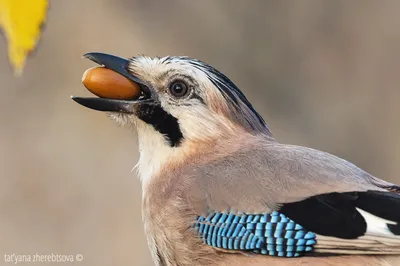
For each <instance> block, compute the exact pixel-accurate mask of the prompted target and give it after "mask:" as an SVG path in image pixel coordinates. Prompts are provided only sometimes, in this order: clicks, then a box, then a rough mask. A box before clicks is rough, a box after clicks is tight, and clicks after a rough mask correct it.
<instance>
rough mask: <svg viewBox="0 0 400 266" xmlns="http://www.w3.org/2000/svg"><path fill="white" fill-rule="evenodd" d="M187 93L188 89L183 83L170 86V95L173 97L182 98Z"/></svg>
mask: <svg viewBox="0 0 400 266" xmlns="http://www.w3.org/2000/svg"><path fill="white" fill-rule="evenodd" d="M187 92H188V88H187V86H186V84H185V83H183V82H175V83H174V84H172V86H171V93H172V95H174V96H175V97H183V96H185V95H186V93H187Z"/></svg>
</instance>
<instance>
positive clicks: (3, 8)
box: [0, 0, 48, 75]
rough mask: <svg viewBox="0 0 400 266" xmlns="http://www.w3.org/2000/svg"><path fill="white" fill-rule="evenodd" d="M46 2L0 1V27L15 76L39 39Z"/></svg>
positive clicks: (20, 72)
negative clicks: (6, 43) (6, 42)
mask: <svg viewBox="0 0 400 266" xmlns="http://www.w3.org/2000/svg"><path fill="white" fill-rule="evenodd" d="M47 7H48V2H47V0H0V27H1V28H2V30H3V32H4V34H5V36H6V39H7V41H8V57H9V60H10V63H11V65H12V66H13V68H14V73H15V74H16V75H20V74H22V69H23V68H24V65H25V60H26V57H27V56H28V55H29V53H30V52H32V51H33V50H34V49H35V47H36V45H37V43H38V41H39V37H40V33H41V28H42V24H43V23H44V21H45V19H46V12H47Z"/></svg>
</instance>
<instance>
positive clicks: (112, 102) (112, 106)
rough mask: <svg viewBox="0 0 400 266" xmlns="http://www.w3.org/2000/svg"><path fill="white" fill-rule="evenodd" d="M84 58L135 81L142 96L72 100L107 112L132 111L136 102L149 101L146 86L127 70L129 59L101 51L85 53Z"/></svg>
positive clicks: (78, 98) (75, 98)
mask: <svg viewBox="0 0 400 266" xmlns="http://www.w3.org/2000/svg"><path fill="white" fill-rule="evenodd" d="M83 57H84V58H88V59H90V60H92V61H93V62H96V63H97V64H99V65H102V66H104V67H105V68H108V69H111V70H113V71H115V72H117V73H119V74H121V75H123V76H124V77H126V78H128V79H130V80H132V81H133V82H136V83H138V84H139V85H140V87H141V89H142V96H141V97H140V98H139V99H137V100H116V99H106V98H95V97H74V96H72V97H71V98H72V100H74V101H75V102H77V103H79V104H81V105H83V106H85V107H88V108H90V109H93V110H98V111H107V112H121V113H129V114H132V113H133V111H134V110H133V106H134V105H135V104H136V103H139V102H144V101H149V100H150V91H149V89H148V88H147V86H145V85H144V83H143V81H141V80H140V79H138V78H137V77H135V76H134V75H132V74H131V73H130V72H129V71H128V70H127V68H128V64H129V61H128V60H126V59H124V58H120V57H117V56H113V55H109V54H103V53H87V54H85V55H83Z"/></svg>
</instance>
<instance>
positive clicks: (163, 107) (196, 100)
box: [73, 53, 272, 164]
mask: <svg viewBox="0 0 400 266" xmlns="http://www.w3.org/2000/svg"><path fill="white" fill-rule="evenodd" d="M85 57H87V58H89V59H90V60H92V61H94V62H96V63H98V64H100V65H103V66H105V67H106V68H109V69H111V70H113V71H115V72H117V73H119V74H121V75H123V76H125V77H126V78H128V79H130V80H132V81H134V82H136V83H137V84H139V85H140V88H141V96H140V97H139V98H138V99H135V100H115V99H105V98H81V97H73V99H74V100H75V101H76V102H78V103H80V104H82V105H84V106H86V107H88V108H91V109H95V110H100V111H106V112H108V113H109V115H110V117H112V118H113V119H115V120H116V121H118V122H119V123H120V124H122V125H127V126H133V127H135V128H136V130H137V134H138V138H139V148H140V152H141V157H143V156H144V155H143V154H142V153H146V152H147V153H149V152H150V150H151V151H152V153H164V154H165V157H167V156H169V157H170V156H171V155H172V154H180V155H181V154H183V151H185V150H188V149H190V148H189V147H196V146H197V145H198V144H199V143H204V142H212V141H215V140H217V139H220V138H224V137H228V136H230V135H234V134H240V132H245V133H248V134H264V135H265V136H271V133H270V132H269V130H268V127H267V125H266V124H265V122H264V120H263V119H262V117H261V116H260V115H259V114H258V113H257V112H256V111H255V110H254V108H253V107H252V105H251V104H250V102H249V101H248V100H247V99H246V97H245V96H244V94H243V93H242V92H241V91H240V90H239V88H238V87H237V86H236V85H235V84H234V83H233V82H232V81H231V80H230V79H229V78H228V77H226V76H225V75H224V74H222V73H221V72H219V71H218V70H216V69H215V68H213V67H212V66H210V65H207V64H205V63H204V62H201V61H199V60H196V59H191V58H188V57H172V56H167V57H163V58H158V57H156V58H150V57H147V56H137V57H133V58H131V59H128V60H127V59H123V58H119V57H116V56H112V55H107V54H102V53H89V54H86V55H85ZM271 137H272V136H271ZM142 155H143V156H142ZM153 156H154V155H153ZM153 163H154V162H153ZM158 164H159V163H158Z"/></svg>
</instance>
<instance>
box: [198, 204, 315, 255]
mask: <svg viewBox="0 0 400 266" xmlns="http://www.w3.org/2000/svg"><path fill="white" fill-rule="evenodd" d="M194 228H195V230H196V231H197V232H198V233H199V234H200V236H201V238H202V239H203V241H204V242H205V243H206V244H207V245H210V246H213V247H217V248H224V249H230V250H243V251H249V252H253V253H261V254H265V255H271V256H279V257H298V256H301V255H302V254H303V253H305V252H307V251H311V250H312V248H313V245H314V244H315V243H316V240H315V234H314V233H312V232H309V231H307V230H306V229H304V228H303V227H302V226H301V225H299V224H297V223H295V222H294V221H292V220H291V219H289V218H288V217H286V216H285V215H283V214H280V213H278V212H273V213H270V214H257V215H251V214H241V215H234V214H229V213H211V214H209V215H208V216H207V217H203V216H198V218H197V221H196V222H195V224H194Z"/></svg>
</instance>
